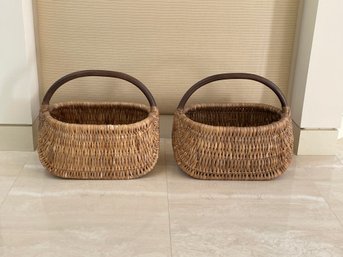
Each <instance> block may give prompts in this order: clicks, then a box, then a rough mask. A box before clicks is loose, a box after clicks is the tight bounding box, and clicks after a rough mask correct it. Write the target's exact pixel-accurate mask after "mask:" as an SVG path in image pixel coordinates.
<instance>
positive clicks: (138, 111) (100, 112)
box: [38, 70, 159, 179]
mask: <svg viewBox="0 0 343 257" xmlns="http://www.w3.org/2000/svg"><path fill="white" fill-rule="evenodd" d="M87 76H101V77H112V78H120V79H123V80H126V81H128V82H130V83H132V84H134V85H135V86H137V87H138V88H139V89H140V90H141V91H142V92H143V93H144V95H145V96H146V97H147V99H148V101H149V103H150V108H149V107H147V106H145V105H141V104H131V103H115V102H110V103H102V102H101V103H90V102H69V103H60V104H55V105H50V106H49V102H50V99H51V97H52V95H53V94H54V93H55V91H56V90H57V89H58V88H59V87H60V86H62V85H63V84H64V83H66V82H68V81H70V80H73V79H76V78H80V77H87ZM39 127H40V130H39V140H38V154H39V158H40V161H41V162H42V164H43V166H44V167H46V168H47V169H48V170H49V172H50V173H52V174H53V175H56V176H58V177H63V178H75V179H131V178H138V177H141V176H143V175H144V174H147V173H148V172H149V171H151V170H152V169H153V167H154V166H155V164H156V162H157V158H158V153H159V113H158V109H157V107H156V103H155V100H154V98H153V96H152V95H151V93H150V92H149V90H148V89H147V88H146V87H145V86H144V85H143V84H142V83H141V82H140V81H138V80H137V79H135V78H133V77H131V76H129V75H127V74H124V73H120V72H115V71H104V70H85V71H78V72H74V73H71V74H69V75H66V76H64V77H62V78H61V79H59V80H57V81H56V82H55V83H54V84H53V85H52V86H51V87H50V89H49V90H48V91H47V93H46V95H45V97H44V99H43V103H42V107H41V110H40V125H39Z"/></svg>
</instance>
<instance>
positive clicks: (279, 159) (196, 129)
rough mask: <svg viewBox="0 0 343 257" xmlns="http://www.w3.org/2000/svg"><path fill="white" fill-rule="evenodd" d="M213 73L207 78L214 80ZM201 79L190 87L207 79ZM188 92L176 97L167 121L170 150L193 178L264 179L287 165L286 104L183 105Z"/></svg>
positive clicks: (290, 152)
mask: <svg viewBox="0 0 343 257" xmlns="http://www.w3.org/2000/svg"><path fill="white" fill-rule="evenodd" d="M221 75H223V74H221ZM225 75H227V76H224V77H225V78H227V77H229V78H230V76H228V74H225ZM236 75H237V74H236ZM240 75H242V74H240ZM255 76H256V75H255ZM215 78H216V77H215ZM215 78H213V80H212V81H215V80H219V79H218V78H217V79H215ZM219 78H221V76H219ZM234 78H235V77H234ZM237 78H241V76H238V77H237ZM205 82H206V81H205ZM205 82H204V83H200V84H198V85H197V84H196V85H197V86H196V85H195V86H196V88H199V87H201V86H203V85H204V84H207V83H209V82H208V81H207V82H206V83H205ZM210 82H211V81H210ZM195 90H196V89H195ZM195 90H193V91H195ZM192 93H193V92H191V93H189V94H188V96H187V97H186V98H185V99H183V100H182V102H183V103H182V104H181V103H180V105H181V106H180V105H179V108H178V110H177V111H176V112H175V115H174V124H173V135H172V142H173V149H174V156H175V159H176V162H177V164H178V165H179V167H180V168H181V169H182V170H183V171H184V172H186V173H187V174H188V175H190V176H192V177H194V178H198V179H221V180H268V179H272V178H275V177H277V176H279V175H281V174H282V173H283V172H285V171H286V170H287V167H288V166H289V164H290V162H291V159H292V155H293V134H292V120H291V115H290V109H289V107H288V106H286V105H285V106H284V107H283V108H282V109H279V108H276V107H273V106H269V105H263V104H203V105H194V106H191V107H188V108H184V104H185V102H186V101H187V99H188V97H189V96H190V95H191V94H192Z"/></svg>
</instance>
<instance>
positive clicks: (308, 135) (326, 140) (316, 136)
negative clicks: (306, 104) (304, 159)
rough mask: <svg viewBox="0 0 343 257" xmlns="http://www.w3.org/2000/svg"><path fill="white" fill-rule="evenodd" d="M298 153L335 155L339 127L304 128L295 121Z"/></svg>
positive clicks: (295, 147) (295, 149)
mask: <svg viewBox="0 0 343 257" xmlns="http://www.w3.org/2000/svg"><path fill="white" fill-rule="evenodd" d="M293 131H294V153H295V154H296V155H335V153H336V145H337V137H338V131H337V129H304V128H300V127H299V126H298V125H297V124H295V123H293Z"/></svg>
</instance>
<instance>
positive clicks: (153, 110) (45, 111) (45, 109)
mask: <svg viewBox="0 0 343 257" xmlns="http://www.w3.org/2000/svg"><path fill="white" fill-rule="evenodd" d="M69 105H80V106H104V105H105V106H123V107H131V108H137V109H141V110H144V111H146V112H147V113H148V115H147V117H146V118H144V119H143V120H140V121H137V122H134V123H130V124H78V123H67V122H63V121H60V120H58V119H56V118H54V117H52V116H51V113H50V111H51V110H53V109H56V108H60V107H64V106H69ZM40 114H41V115H44V116H45V118H46V120H48V121H50V122H52V123H54V124H56V125H58V126H62V127H66V128H75V129H87V130H99V129H100V130H106V131H107V130H108V129H116V130H129V129H136V128H140V127H142V126H145V125H147V124H148V123H149V122H151V120H152V119H154V118H157V119H158V114H159V110H158V108H157V106H151V107H150V106H147V105H145V104H139V103H129V102H85V101H68V102H61V103H54V104H49V105H42V106H41V108H40Z"/></svg>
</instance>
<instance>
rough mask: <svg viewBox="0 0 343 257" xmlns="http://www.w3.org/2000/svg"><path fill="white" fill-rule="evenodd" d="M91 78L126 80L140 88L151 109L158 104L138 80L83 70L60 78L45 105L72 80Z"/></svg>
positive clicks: (120, 74) (47, 95)
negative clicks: (59, 89) (61, 87)
mask: <svg viewBox="0 0 343 257" xmlns="http://www.w3.org/2000/svg"><path fill="white" fill-rule="evenodd" d="M89 76H95V77H111V78H119V79H122V80H126V81H128V82H130V83H132V84H133V85H135V86H136V87H138V88H139V89H140V90H141V91H142V92H143V94H144V95H145V96H146V98H147V99H148V101H149V104H150V106H151V107H154V106H156V102H155V99H154V97H153V96H152V94H151V93H150V91H149V89H148V88H147V87H146V86H145V85H144V84H143V83H142V82H140V81H139V80H138V79H136V78H134V77H132V76H130V75H128V74H125V73H122V72H118V71H108V70H81V71H76V72H73V73H70V74H67V75H65V76H64V77H62V78H60V79H59V80H57V81H56V82H55V83H54V84H52V86H51V87H50V88H49V90H48V91H47V92H46V94H45V96H44V98H43V102H42V104H43V105H48V104H49V102H50V99H51V97H52V96H53V94H54V93H55V92H56V90H57V89H58V88H59V87H60V86H62V85H63V84H65V83H67V82H68V81H70V80H73V79H76V78H81V77H89Z"/></svg>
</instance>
